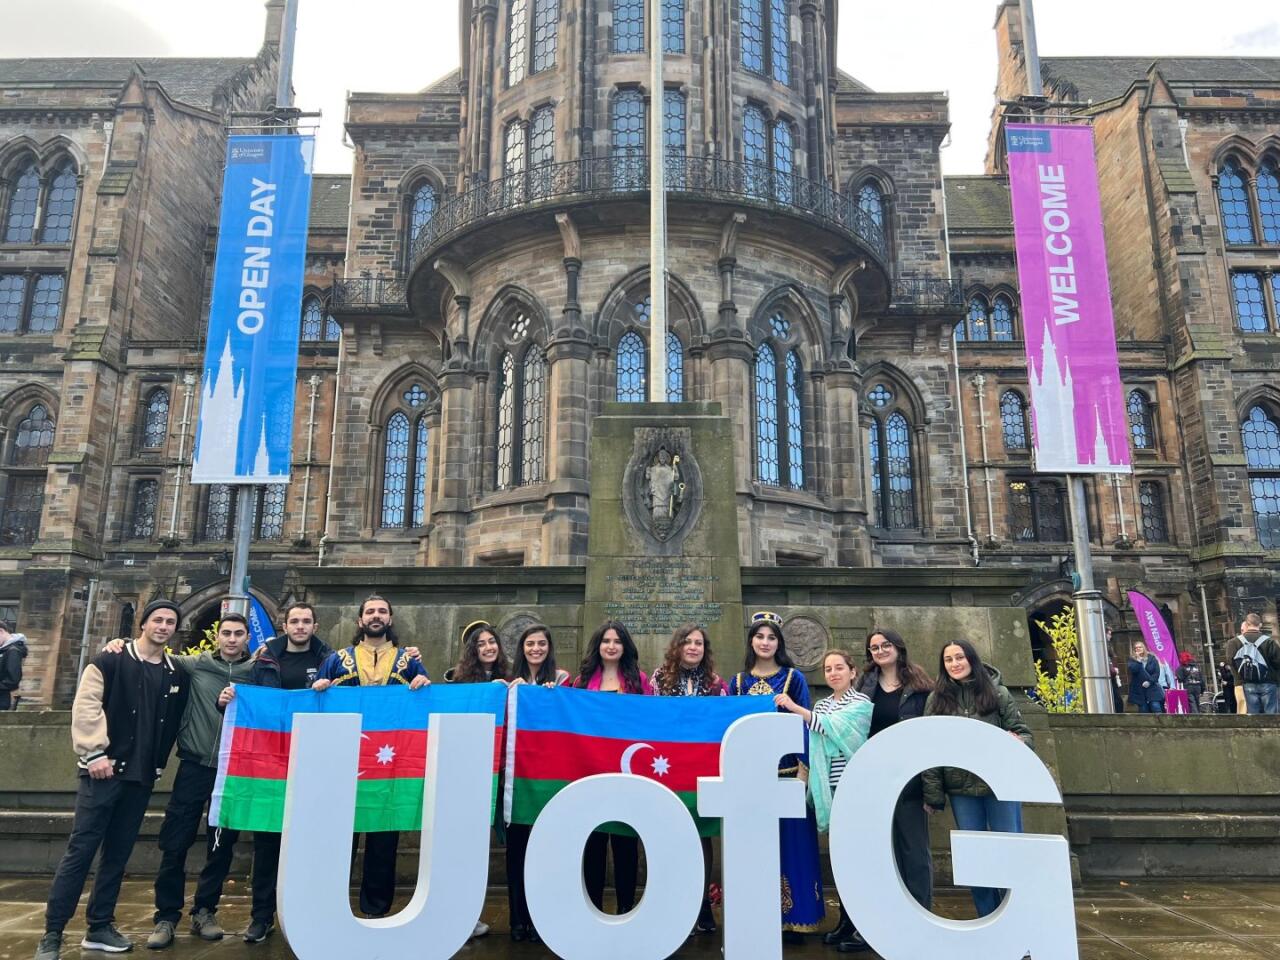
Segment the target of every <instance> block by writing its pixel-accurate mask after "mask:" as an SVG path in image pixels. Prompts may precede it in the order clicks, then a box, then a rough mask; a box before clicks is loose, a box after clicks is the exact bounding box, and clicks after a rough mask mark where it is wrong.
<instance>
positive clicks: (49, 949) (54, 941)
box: [35, 930, 62, 960]
mask: <svg viewBox="0 0 1280 960" xmlns="http://www.w3.org/2000/svg"><path fill="white" fill-rule="evenodd" d="M61 956H62V934H60V933H58V932H57V931H52V930H51V931H50V932H48V933H46V934H45V935H44V936H43V937H41V938H40V945H39V946H38V947H36V957H35V960H58V958H59V957H61Z"/></svg>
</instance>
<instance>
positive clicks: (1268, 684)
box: [1227, 613, 1280, 714]
mask: <svg viewBox="0 0 1280 960" xmlns="http://www.w3.org/2000/svg"><path fill="white" fill-rule="evenodd" d="M1227 663H1228V665H1229V666H1230V667H1231V672H1232V675H1233V676H1234V678H1235V682H1236V688H1237V689H1239V690H1243V693H1244V705H1245V712H1246V713H1251V714H1263V713H1271V714H1275V713H1280V703H1278V702H1277V698H1276V681H1277V680H1278V679H1280V644H1277V643H1276V641H1275V639H1274V638H1272V637H1271V636H1269V635H1267V634H1266V633H1264V632H1263V630H1262V618H1261V617H1260V616H1258V615H1257V614H1256V613H1251V614H1249V615H1248V616H1247V617H1245V618H1244V621H1243V622H1242V623H1241V624H1240V634H1239V636H1236V637H1234V638H1233V639H1232V640H1231V642H1230V643H1228V644H1227Z"/></svg>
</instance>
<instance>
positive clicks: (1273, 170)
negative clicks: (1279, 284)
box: [1257, 157, 1280, 309]
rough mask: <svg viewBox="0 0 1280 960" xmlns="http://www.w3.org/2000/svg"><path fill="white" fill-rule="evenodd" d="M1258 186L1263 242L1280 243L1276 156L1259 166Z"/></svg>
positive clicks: (1279, 183)
mask: <svg viewBox="0 0 1280 960" xmlns="http://www.w3.org/2000/svg"><path fill="white" fill-rule="evenodd" d="M1257 188H1258V218H1259V220H1261V222H1262V242H1263V243H1267V244H1272V245H1274V244H1280V161H1278V160H1277V159H1276V158H1275V157H1267V159H1265V160H1263V161H1262V165H1261V166H1260V167H1258V180H1257ZM1277 309H1280V308H1277Z"/></svg>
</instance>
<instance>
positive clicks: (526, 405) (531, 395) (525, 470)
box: [520, 343, 547, 483]
mask: <svg viewBox="0 0 1280 960" xmlns="http://www.w3.org/2000/svg"><path fill="white" fill-rule="evenodd" d="M523 366H524V371H523V372H524V379H523V382H522V383H521V391H520V392H521V397H520V404H521V412H522V422H521V425H520V446H521V451H520V452H521V457H520V482H521V483H537V482H538V481H540V480H541V479H542V420H543V400H544V394H545V392H546V384H547V355H546V353H545V352H544V351H543V349H542V347H541V346H539V345H538V344H536V343H535V344H533V345H532V346H530V347H529V350H528V351H527V352H526V353H525V355H524V364H523Z"/></svg>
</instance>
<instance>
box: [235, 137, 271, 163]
mask: <svg viewBox="0 0 1280 960" xmlns="http://www.w3.org/2000/svg"><path fill="white" fill-rule="evenodd" d="M227 162H228V163H270V162H271V144H270V143H267V142H265V141H262V140H254V141H251V142H248V143H236V142H235V141H234V140H233V141H232V142H231V143H230V144H229V145H228V149H227Z"/></svg>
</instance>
